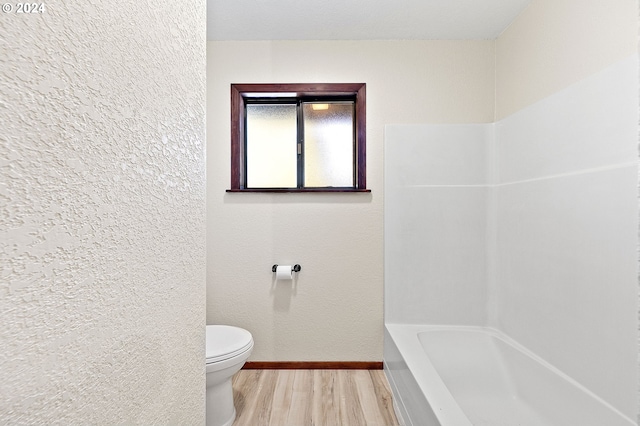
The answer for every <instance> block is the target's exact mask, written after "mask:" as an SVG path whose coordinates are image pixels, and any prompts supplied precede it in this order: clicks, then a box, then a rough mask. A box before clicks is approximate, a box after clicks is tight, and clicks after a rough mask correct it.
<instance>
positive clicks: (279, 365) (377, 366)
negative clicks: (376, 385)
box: [242, 361, 382, 370]
mask: <svg viewBox="0 0 640 426" xmlns="http://www.w3.org/2000/svg"><path fill="white" fill-rule="evenodd" d="M242 369H243V370H382V361H248V362H247V363H245V364H244V366H243V367H242Z"/></svg>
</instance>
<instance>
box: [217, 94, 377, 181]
mask: <svg viewBox="0 0 640 426" xmlns="http://www.w3.org/2000/svg"><path fill="white" fill-rule="evenodd" d="M342 96H352V97H355V114H356V118H355V139H356V140H355V144H356V147H355V156H354V161H355V164H354V166H355V176H354V177H355V185H354V186H353V187H339V188H334V187H319V188H305V187H302V188H247V187H246V175H245V173H246V172H245V170H246V164H245V158H246V155H245V135H244V131H245V118H246V117H245V100H246V99H251V98H265V97H276V98H283V97H290V98H301V97H304V98H318V99H319V100H320V99H322V98H331V97H342ZM366 99H367V94H366V84H365V83H326V84H232V85H231V188H230V189H228V190H227V192H371V190H369V189H367V168H366V166H367V165H366V156H367V143H366V139H367V132H366V123H367V121H366Z"/></svg>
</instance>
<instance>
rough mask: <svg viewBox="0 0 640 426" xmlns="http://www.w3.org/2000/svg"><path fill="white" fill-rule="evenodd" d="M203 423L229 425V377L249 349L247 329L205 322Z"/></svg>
mask: <svg viewBox="0 0 640 426" xmlns="http://www.w3.org/2000/svg"><path fill="white" fill-rule="evenodd" d="M206 340H207V343H206V348H207V350H206V354H207V355H206V356H207V426H231V424H232V423H233V421H234V420H235V418H236V409H235V407H234V406H233V389H232V388H231V378H232V377H233V375H234V374H236V373H237V372H238V371H240V369H241V368H242V366H243V365H244V363H245V361H246V360H247V358H249V355H251V350H252V349H253V337H252V336H251V333H249V332H248V331H247V330H244V329H242V328H239V327H232V326H230V325H208V326H207V337H206Z"/></svg>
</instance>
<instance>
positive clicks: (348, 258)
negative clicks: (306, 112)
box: [207, 41, 494, 361]
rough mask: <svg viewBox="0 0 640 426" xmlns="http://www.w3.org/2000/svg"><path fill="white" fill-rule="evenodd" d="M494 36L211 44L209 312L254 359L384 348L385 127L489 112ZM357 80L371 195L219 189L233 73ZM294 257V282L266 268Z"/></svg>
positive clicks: (365, 356) (371, 353) (359, 355)
mask: <svg viewBox="0 0 640 426" xmlns="http://www.w3.org/2000/svg"><path fill="white" fill-rule="evenodd" d="M493 49H494V43H493V42H491V41H469V42H449V41H421V42H410V41H397V42H396V41H390V42H383V41H357V42H356V41H353V42H351V41H344V42H320V41H318V42H309V41H306V42H293V41H291V42H288V41H279V42H209V43H208V58H207V60H208V67H207V73H208V75H207V78H208V83H209V84H208V106H207V108H208V136H207V139H208V148H207V149H208V154H207V160H208V168H207V179H208V191H209V192H208V219H207V225H208V237H209V238H208V261H207V271H208V272H207V321H208V322H209V323H227V324H234V325H239V326H242V327H244V328H246V329H248V330H250V331H251V332H252V333H253V335H254V338H255V340H256V346H255V348H254V352H253V354H252V356H251V360H260V361H287V360H292V361H304V360H321V361H334V360H347V361H356V360H367V361H372V360H373V361H375V360H381V359H382V328H383V312H382V311H383V308H382V300H383V298H382V293H383V287H382V283H383V276H382V275H383V265H382V263H383V247H382V201H383V188H382V173H383V170H382V157H383V147H382V144H383V126H384V125H385V124H387V123H419V122H423V121H424V120H425V119H426V120H428V121H431V122H438V123H452V122H459V121H461V120H462V121H465V122H470V123H482V122H487V121H491V120H492V118H493V104H494V88H493V79H494V59H493V58H494V54H493V53H494V50H493ZM279 82H286V83H306V82H356V83H359V82H363V83H366V84H367V184H368V186H369V188H370V189H371V190H372V192H371V193H370V194H227V193H225V189H227V188H229V184H230V182H229V176H230V172H229V164H230V129H229V120H230V119H229V117H230V112H229V104H230V99H229V93H230V88H229V85H230V84H231V83H279ZM274 263H279V264H289V263H299V264H301V265H302V271H301V272H300V273H299V275H298V280H297V282H295V283H293V284H292V285H291V284H282V283H277V284H276V283H274V282H273V279H272V273H271V265H273V264H274Z"/></svg>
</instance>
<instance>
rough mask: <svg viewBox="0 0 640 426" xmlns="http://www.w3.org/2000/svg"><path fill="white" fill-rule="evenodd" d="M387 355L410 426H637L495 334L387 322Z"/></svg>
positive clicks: (397, 403)
mask: <svg viewBox="0 0 640 426" xmlns="http://www.w3.org/2000/svg"><path fill="white" fill-rule="evenodd" d="M384 352H385V354H384V358H385V359H384V368H385V373H386V375H387V378H388V379H389V383H390V384H391V388H392V390H393V394H394V395H393V396H394V408H395V410H396V413H397V414H398V417H401V418H402V419H403V420H401V422H402V421H404V423H405V424H406V425H407V426H409V425H413V426H430V425H441V426H470V425H476V426H481V425H490V426H503V425H504V426H515V425H521V426H529V425H531V426H534V425H535V426H544V425H558V426H574V425H575V426H578V425H579V426H604V425H606V426H618V425H620V426H629V425H635V422H633V421H632V420H631V419H629V418H628V417H625V416H624V415H622V414H621V413H620V412H619V411H617V410H615V409H614V408H613V407H612V406H610V405H609V404H607V403H606V402H604V401H603V400H601V399H600V398H598V397H597V396H595V395H594V394H593V393H591V392H589V391H588V390H587V389H585V388H584V387H582V386H581V385H580V384H578V383H576V382H575V381H574V380H572V379H571V378H569V377H567V376H566V375H564V374H563V373H562V372H560V371H559V370H557V369H555V368H554V367H553V366H551V365H549V364H548V363H546V362H545V361H543V360H542V359H540V358H538V357H537V356H536V355H535V354H533V353H531V352H530V351H528V350H527V349H525V348H524V347H522V346H521V345H519V344H518V343H517V342H515V341H514V340H513V339H510V338H509V337H507V336H505V335H504V334H502V333H500V332H498V331H497V330H494V329H490V328H481V327H457V326H425V325H405V324H387V325H386V330H385V349H384Z"/></svg>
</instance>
